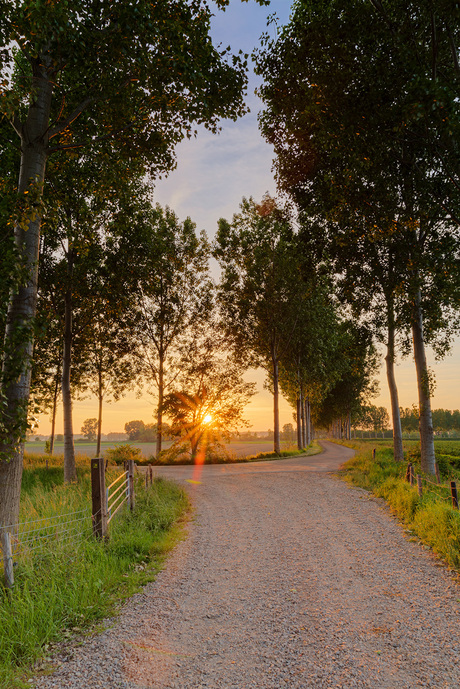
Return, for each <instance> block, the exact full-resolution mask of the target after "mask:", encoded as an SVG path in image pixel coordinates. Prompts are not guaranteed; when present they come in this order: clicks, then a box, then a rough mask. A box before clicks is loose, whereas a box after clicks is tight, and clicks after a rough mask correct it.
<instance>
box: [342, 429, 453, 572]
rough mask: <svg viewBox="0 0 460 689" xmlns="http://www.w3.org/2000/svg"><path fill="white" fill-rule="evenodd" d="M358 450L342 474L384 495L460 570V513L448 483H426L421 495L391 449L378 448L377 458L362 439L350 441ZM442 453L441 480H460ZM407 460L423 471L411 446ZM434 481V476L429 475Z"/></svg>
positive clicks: (420, 535) (406, 521)
mask: <svg viewBox="0 0 460 689" xmlns="http://www.w3.org/2000/svg"><path fill="white" fill-rule="evenodd" d="M347 445H349V446H350V447H354V448H355V449H356V454H355V456H354V457H353V458H352V459H350V460H349V461H348V462H346V463H345V465H344V473H343V477H344V478H345V480H347V481H349V482H350V483H352V484H354V485H358V486H360V487H362V488H365V489H366V490H369V491H372V492H373V493H374V494H375V495H376V496H377V497H381V498H384V500H386V502H387V503H388V504H389V506H390V508H391V510H392V511H393V512H394V513H395V514H396V515H397V516H398V517H399V518H400V519H401V520H402V521H403V522H404V524H405V525H406V526H407V527H408V528H409V530H410V531H412V532H413V534H414V535H416V536H417V537H418V539H420V541H421V542H423V543H425V544H426V545H428V546H430V547H431V548H432V549H433V551H434V552H435V553H436V554H437V555H439V556H440V557H441V558H442V559H443V560H445V562H446V563H447V564H448V565H450V566H451V567H454V568H456V569H460V512H459V510H457V509H454V508H453V507H452V504H451V501H450V498H449V490H448V488H447V487H446V486H439V487H437V486H433V485H430V484H428V485H426V484H424V489H423V494H422V496H419V494H418V490H417V488H416V487H415V486H411V485H410V484H409V483H407V482H406V481H405V474H406V467H407V465H406V463H404V464H402V463H396V462H395V461H394V458H393V451H392V450H391V449H390V448H385V447H383V448H377V450H376V457H375V460H374V459H373V457H372V448H370V447H369V446H368V445H366V446H363V444H362V443H359V442H351V443H347ZM444 457H445V456H442V455H441V456H440V457H439V459H440V461H439V468H440V472H441V483H444V484H445V482H446V481H448V480H449V479H454V480H459V479H460V471H459V470H458V469H456V467H455V466H453V465H452V464H450V463H449V462H447V461H446V460H445V458H444ZM406 459H407V460H410V461H411V462H412V464H413V465H414V471H415V473H418V474H421V468H420V463H419V452H418V451H417V448H416V447H414V446H412V447H411V448H410V449H409V450H408V451H407V453H406ZM426 478H428V479H429V480H430V481H434V479H433V477H432V476H428V477H426Z"/></svg>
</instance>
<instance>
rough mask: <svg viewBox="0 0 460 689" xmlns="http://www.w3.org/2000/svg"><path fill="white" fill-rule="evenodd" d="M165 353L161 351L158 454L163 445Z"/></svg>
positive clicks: (159, 366)
mask: <svg viewBox="0 0 460 689" xmlns="http://www.w3.org/2000/svg"><path fill="white" fill-rule="evenodd" d="M164 365H165V358H164V354H163V353H160V357H159V365H158V410H157V447H156V456H157V457H158V456H159V454H160V452H161V445H162V442H163V428H162V424H163V402H164V386H165V384H164Z"/></svg>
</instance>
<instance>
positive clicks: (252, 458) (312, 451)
mask: <svg viewBox="0 0 460 689" xmlns="http://www.w3.org/2000/svg"><path fill="white" fill-rule="evenodd" d="M320 452H322V448H321V447H320V446H319V445H318V443H315V442H312V443H311V445H309V447H307V448H306V449H305V450H298V449H297V446H295V447H294V446H293V447H292V449H287V450H281V452H280V453H279V454H277V453H276V452H259V453H258V454H256V455H249V456H248V457H245V459H244V461H246V462H260V461H263V460H265V459H282V458H283V457H297V456H300V457H302V456H303V457H309V456H311V455H317V454H319V453H320Z"/></svg>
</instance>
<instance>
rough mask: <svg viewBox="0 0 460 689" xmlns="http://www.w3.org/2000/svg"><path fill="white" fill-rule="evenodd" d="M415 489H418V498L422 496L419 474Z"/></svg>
mask: <svg viewBox="0 0 460 689" xmlns="http://www.w3.org/2000/svg"><path fill="white" fill-rule="evenodd" d="M417 489H418V494H419V495H420V497H422V495H423V486H422V477H421V476H420V474H417Z"/></svg>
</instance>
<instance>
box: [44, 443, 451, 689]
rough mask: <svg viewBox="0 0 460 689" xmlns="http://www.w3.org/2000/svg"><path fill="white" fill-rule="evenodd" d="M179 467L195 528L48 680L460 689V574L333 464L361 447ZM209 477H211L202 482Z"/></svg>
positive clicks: (135, 688)
mask: <svg viewBox="0 0 460 689" xmlns="http://www.w3.org/2000/svg"><path fill="white" fill-rule="evenodd" d="M324 447H325V452H324V453H323V454H322V455H319V456H316V457H308V458H300V459H299V458H292V459H287V460H278V461H276V462H261V463H257V464H246V465H244V464H243V465H223V466H222V465H221V466H218V465H215V466H210V467H204V468H203V469H202V473H201V474H199V475H197V473H196V469H193V468H192V467H165V468H161V469H158V471H157V473H158V474H161V475H164V476H168V477H171V476H174V477H175V478H176V479H177V480H179V482H181V483H183V482H186V481H188V480H193V481H194V483H184V485H186V486H187V488H188V491H189V494H190V496H191V499H192V503H193V506H194V514H193V518H192V519H191V521H190V523H189V525H188V529H187V532H188V537H187V538H186V539H185V540H183V541H181V542H180V543H179V544H178V545H177V547H176V548H175V550H174V552H173V554H172V555H171V557H170V558H169V560H168V562H167V564H166V567H165V569H164V570H163V571H162V572H160V574H159V575H158V577H157V579H156V581H155V582H153V583H151V584H148V585H147V586H146V587H145V588H144V589H143V591H142V592H141V593H139V594H136V595H135V596H133V597H132V598H131V599H130V600H129V601H128V602H127V603H126V604H125V605H124V607H123V608H122V611H121V614H120V615H119V616H118V617H116V618H114V619H111V620H107V622H106V625H105V631H103V632H102V633H99V634H97V635H95V636H94V637H92V638H89V639H83V640H80V642H79V643H78V644H75V643H74V644H73V645H72V648H71V649H68V648H67V649H66V650H65V652H62V653H61V654H59V655H58V656H56V657H55V658H53V659H52V662H53V663H54V664H55V667H56V670H55V672H54V673H53V674H51V675H48V676H40V677H36V678H35V680H34V686H35V687H37V689H56V688H59V689H92V688H93V687H103V688H104V689H157V688H158V689H200V688H201V689H204V688H207V689H221V688H222V689H251V688H254V689H282V688H286V689H300V688H302V689H304V688H308V689H310V688H312V689H322V688H324V689H339V688H343V689H349V688H352V687H356V688H357V689H362V688H371V689H377V688H378V689H413V688H414V687H433V688H435V689H457V687H459V686H460V677H459V663H458V659H459V653H460V628H459V625H458V622H459V619H458V611H459V601H460V589H459V586H458V582H457V575H456V574H455V573H454V572H451V571H449V569H448V568H447V567H444V566H440V562H439V560H437V559H436V557H435V556H434V555H433V554H432V553H431V552H430V551H429V550H426V549H423V548H421V547H420V545H419V544H417V543H413V542H410V541H409V540H408V539H409V537H410V534H408V533H406V532H405V531H404V529H403V528H402V527H401V526H400V524H398V522H397V521H396V520H395V519H394V518H393V517H392V516H391V514H390V513H389V511H388V510H387V509H386V508H385V507H384V506H383V505H382V502H381V501H379V500H376V499H374V498H373V497H372V496H371V495H369V494H368V493H367V492H366V491H363V490H361V489H358V488H351V487H350V486H348V485H347V484H346V483H344V482H343V481H341V480H339V479H338V478H337V477H335V476H334V475H333V474H331V473H328V472H330V471H333V470H334V469H337V468H338V466H339V465H340V464H341V463H342V462H343V461H345V459H347V458H348V457H350V456H351V454H352V452H351V450H349V449H347V448H342V447H338V446H335V445H333V444H332V443H327V442H324ZM196 481H200V483H196Z"/></svg>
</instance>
